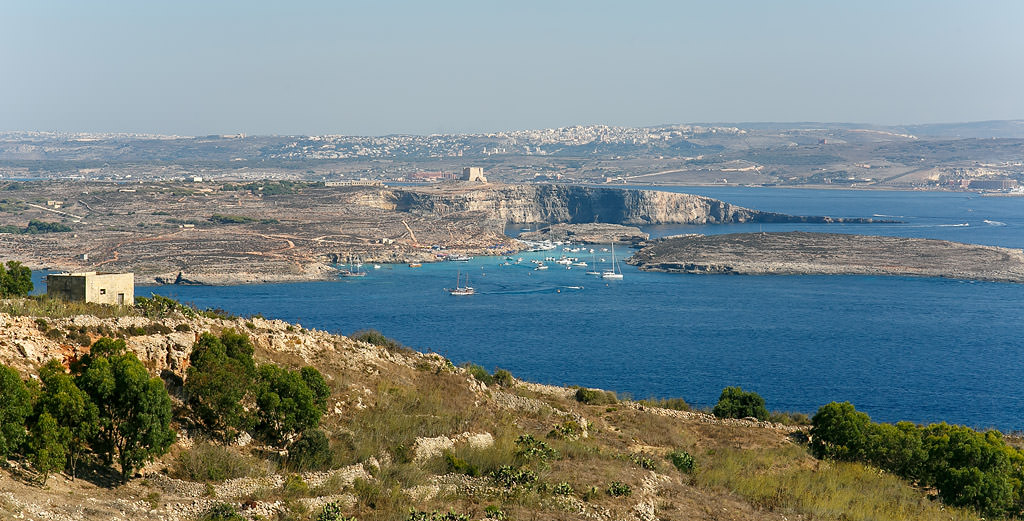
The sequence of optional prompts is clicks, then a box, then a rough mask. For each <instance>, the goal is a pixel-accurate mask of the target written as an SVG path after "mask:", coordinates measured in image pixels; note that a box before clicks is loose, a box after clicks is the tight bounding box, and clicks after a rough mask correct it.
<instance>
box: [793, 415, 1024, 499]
mask: <svg viewBox="0 0 1024 521" xmlns="http://www.w3.org/2000/svg"><path fill="white" fill-rule="evenodd" d="M812 423H813V426H812V427H811V436H812V438H811V451H812V453H813V454H814V455H815V456H817V457H821V458H829V459H837V460H847V461H864V462H870V463H871V464H873V465H876V466H878V467H880V468H881V469H883V470H886V471H889V472H892V473H894V474H896V475H898V476H901V477H903V478H905V479H908V480H911V481H916V482H918V483H919V484H920V485H922V486H924V487H933V488H934V489H935V490H937V491H938V496H939V498H940V499H941V500H942V502H943V503H945V504H947V505H952V506H967V507H972V508H974V509H976V510H978V511H979V512H980V513H981V514H982V515H985V516H987V517H1001V516H1007V515H1009V516H1018V515H1020V514H1021V512H1022V510H1024V508H1022V500H1024V498H1022V494H1024V491H1022V489H1021V487H1020V483H1021V479H1022V477H1024V475H1022V474H1024V472H1022V470H1021V468H1022V465H1024V452H1022V451H1020V450H1018V449H1016V448H1013V447H1011V446H1008V445H1007V444H1006V442H1005V441H1004V440H1003V437H1002V434H1000V433H999V432H997V431H987V432H978V431H975V430H974V429H971V428H969V427H963V426H959V425H947V424H945V423H939V424H933V425H929V426H927V427H918V426H915V425H913V424H911V423H909V422H900V423H898V424H896V425H886V424H875V423H872V422H871V419H870V418H869V417H868V415H867V414H864V413H862V412H858V411H857V410H856V409H854V407H853V405H851V404H849V403H847V402H844V403H835V402H833V403H830V404H827V405H824V406H822V407H821V408H820V409H818V412H817V413H816V414H815V415H814V418H813V419H812Z"/></svg>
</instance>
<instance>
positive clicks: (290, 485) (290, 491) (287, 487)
mask: <svg viewBox="0 0 1024 521" xmlns="http://www.w3.org/2000/svg"><path fill="white" fill-rule="evenodd" d="M281 495H283V496H284V497H286V498H288V499H295V498H298V497H304V496H308V495H309V484H308V483H306V482H305V481H304V480H303V479H302V476H300V475H298V474H288V475H287V476H285V478H284V484H282V485H281Z"/></svg>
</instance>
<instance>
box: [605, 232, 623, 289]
mask: <svg viewBox="0 0 1024 521" xmlns="http://www.w3.org/2000/svg"><path fill="white" fill-rule="evenodd" d="M601 278H602V279H613V280H622V270H621V269H620V268H619V263H618V261H616V260H615V242H614V241H612V267H611V269H607V270H604V271H602V272H601Z"/></svg>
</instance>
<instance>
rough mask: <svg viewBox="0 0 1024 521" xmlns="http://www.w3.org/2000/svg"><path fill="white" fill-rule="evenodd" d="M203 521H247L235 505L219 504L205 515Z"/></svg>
mask: <svg viewBox="0 0 1024 521" xmlns="http://www.w3.org/2000/svg"><path fill="white" fill-rule="evenodd" d="M201 520H202V521H245V517H243V516H242V515H241V514H239V513H238V509H237V508H235V506H234V505H231V504H228V503H217V504H215V505H213V506H212V507H210V509H209V510H207V511H206V513H205V514H203V517H202V518H201Z"/></svg>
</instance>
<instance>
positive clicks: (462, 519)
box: [405, 509, 471, 521]
mask: <svg viewBox="0 0 1024 521" xmlns="http://www.w3.org/2000/svg"><path fill="white" fill-rule="evenodd" d="M405 519H406V521H470V519H471V518H470V517H469V515H468V514H458V513H455V512H453V511H451V510H449V511H448V512H438V511H437V510H434V511H433V512H420V511H418V510H415V509H409V517H407V518H405Z"/></svg>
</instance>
